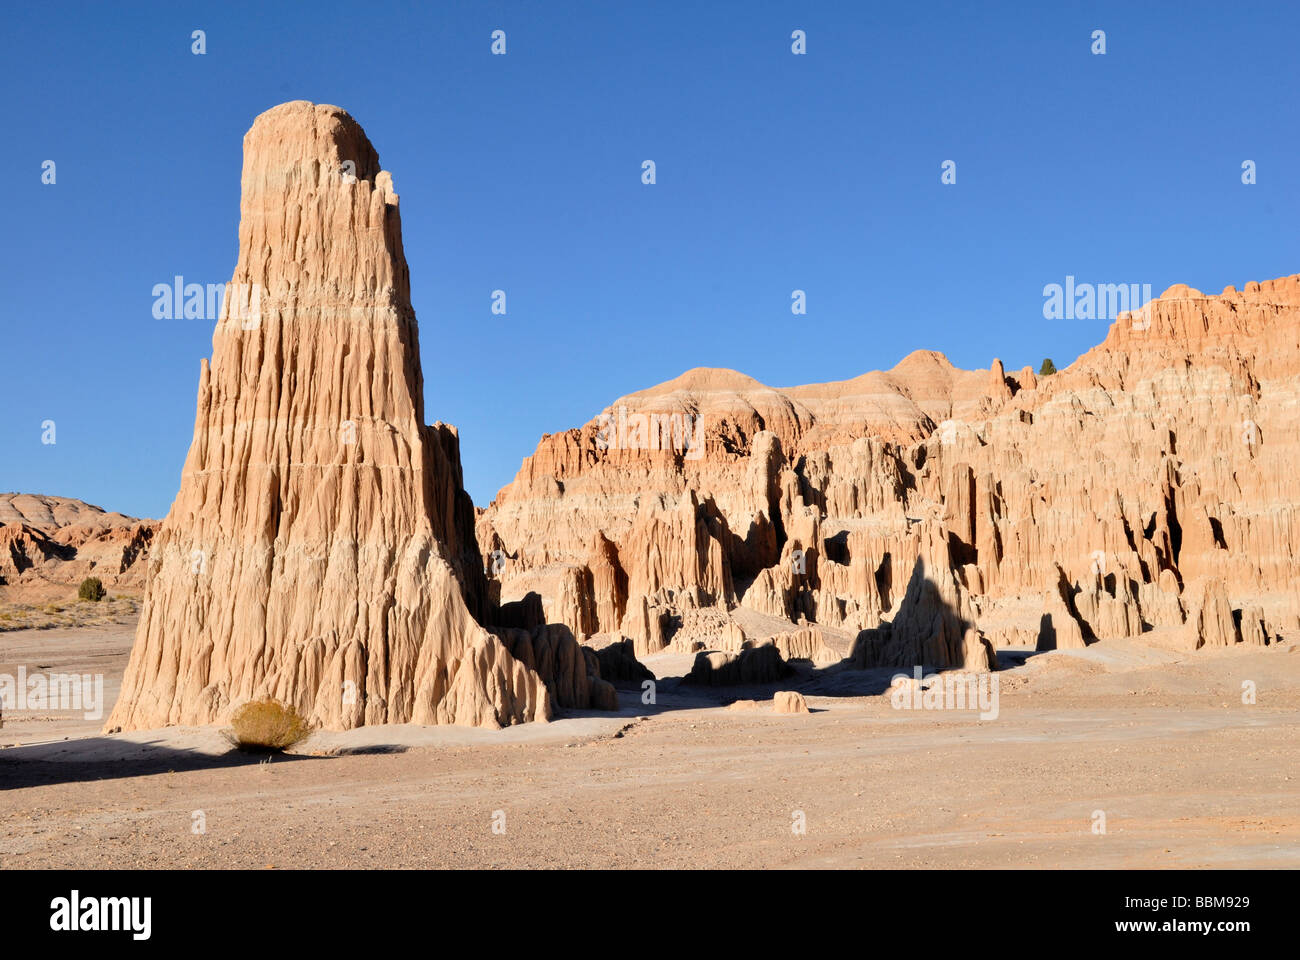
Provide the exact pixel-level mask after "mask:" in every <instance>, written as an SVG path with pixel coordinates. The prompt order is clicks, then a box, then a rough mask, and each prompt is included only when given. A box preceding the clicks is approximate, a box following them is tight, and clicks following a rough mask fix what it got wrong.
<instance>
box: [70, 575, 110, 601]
mask: <svg viewBox="0 0 1300 960" xmlns="http://www.w3.org/2000/svg"><path fill="white" fill-rule="evenodd" d="M105 596H106V592H105V590H104V583H103V581H102V580H100V579H99V577H87V578H86V579H85V580H82V581H81V586H80V587H78V588H77V599H78V600H90V601H92V602H93V603H98V602H99V601H100V600H103V599H104V597H105Z"/></svg>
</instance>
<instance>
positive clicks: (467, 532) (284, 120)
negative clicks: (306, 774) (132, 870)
mask: <svg viewBox="0 0 1300 960" xmlns="http://www.w3.org/2000/svg"><path fill="white" fill-rule="evenodd" d="M241 188H242V196H241V200H240V225H239V260H238V263H237V265H236V267H235V271H234V275H233V277H232V287H231V288H230V289H231V291H232V295H231V296H228V297H227V306H226V308H224V309H223V316H222V317H221V319H220V320H219V321H218V323H217V325H216V329H215V331H214V333H213V352H212V360H211V362H210V363H209V362H208V361H206V360H205V361H204V362H203V363H202V364H201V370H200V378H199V390H198V405H197V412H196V416H195V428H194V440H193V443H192V445H191V447H190V452H189V456H188V458H187V460H186V463H185V468H184V471H183V473H182V477H181V485H180V491H179V493H178V494H177V497H176V500H175V502H174V504H173V506H172V509H171V512H170V513H169V514H168V516H167V518H166V520H165V521H164V522H163V525H162V529H161V531H160V532H159V534H158V536H157V537H156V538H155V543H154V546H153V549H152V550H151V552H150V556H149V572H148V586H147V588H146V594H145V601H144V608H143V611H142V615H141V620H140V626H139V633H138V635H137V638H136V643H135V648H134V649H133V651H132V655H131V660H130V663H129V665H128V667H127V671H126V676H125V678H124V680H123V683H122V692H121V696H120V698H119V699H118V701H117V705H116V707H115V709H114V711H113V714H112V716H111V717H110V718H109V721H108V724H107V726H108V727H109V728H110V729H112V728H117V727H121V728H124V729H129V728H139V727H160V726H163V725H166V724H210V723H219V722H222V721H223V720H224V719H225V717H226V716H227V715H228V714H229V712H230V710H231V708H232V707H233V706H235V705H237V704H239V703H241V702H243V701H247V700H250V699H255V698H260V697H264V696H271V697H274V698H276V699H279V700H282V701H284V702H287V703H290V704H292V705H294V706H295V707H297V708H298V709H299V710H300V711H302V712H303V713H305V714H306V715H308V716H309V717H311V718H312V719H313V720H314V721H315V722H316V723H318V724H320V725H322V726H324V727H326V728H330V729H345V728H350V727H355V726H359V725H361V724H376V723H407V722H414V723H426V724H431V723H462V724H472V725H478V726H488V727H496V726H503V725H507V724H513V723H520V722H524V721H528V720H544V719H547V718H548V717H549V716H550V715H551V711H552V695H551V693H550V692H549V691H548V689H547V686H546V685H545V683H544V681H543V678H542V676H540V675H539V673H538V672H537V671H536V670H533V669H530V668H529V667H528V666H526V665H525V664H524V663H522V662H520V660H519V659H516V658H515V657H513V656H512V655H511V654H510V652H509V651H508V650H507V648H506V646H505V644H503V643H502V641H501V640H500V639H498V638H497V637H496V636H494V635H492V634H491V633H489V632H488V631H486V630H484V629H483V628H481V627H480V626H479V625H478V623H476V622H475V619H474V616H473V612H480V613H481V612H482V610H481V608H482V607H483V605H484V600H485V594H486V588H485V584H484V582H483V576H482V572H483V563H482V560H481V558H480V557H479V556H478V548H477V545H476V542H475V540H474V529H473V520H474V517H473V509H472V505H471V504H470V503H469V499H468V497H467V496H465V495H464V492H463V490H461V489H460V483H459V479H460V465H459V453H458V449H457V445H456V438H455V432H454V429H453V428H451V427H447V426H445V425H442V424H435V425H433V426H432V427H430V426H426V425H425V422H424V410H423V377H422V374H421V371H420V361H419V348H418V340H419V336H418V329H417V326H416V322H415V315H414V313H413V311H412V309H411V304H410V295H409V275H408V270H407V265H406V260H405V257H404V255H403V252H402V240H401V221H400V215H399V212H398V197H397V194H396V193H395V192H394V190H393V181H392V177H391V176H390V175H389V174H388V173H387V172H385V171H383V170H381V169H380V166H379V158H378V155H377V154H376V153H375V150H374V148H373V147H372V146H371V145H370V142H369V140H368V139H367V138H366V136H365V134H364V132H363V131H362V130H361V127H360V126H358V125H357V123H356V121H354V120H353V119H352V118H351V117H350V116H348V115H347V114H346V113H345V112H344V111H342V110H340V109H338V108H337V107H331V106H323V105H315V104H311V103H307V102H304V101H295V102H292V103H286V104H282V105H281V106H278V107H275V108H274V109H272V110H268V111H267V112H266V113H264V114H262V115H261V116H260V117H258V118H257V120H256V121H255V122H254V124H253V126H252V129H251V130H249V132H248V135H247V136H246V137H245V138H244V168H243V175H242V180H241ZM255 294H256V295H255ZM472 608H479V609H478V610H477V611H475V610H472ZM528 639H529V644H530V646H532V651H531V656H532V658H533V660H534V662H537V663H538V665H539V669H546V667H545V664H553V665H554V670H555V674H554V675H553V677H552V679H553V681H554V682H555V684H556V687H557V691H558V692H557V697H558V698H559V699H560V700H561V701H565V700H573V701H581V700H582V692H583V691H582V687H583V681H584V680H585V677H586V673H585V670H583V671H582V672H581V678H579V676H578V674H577V673H576V672H573V667H574V664H575V658H574V656H573V653H572V650H570V649H569V648H570V647H572V648H573V649H576V643H575V642H574V641H573V639H572V637H571V636H570V637H569V638H568V639H567V641H565V640H564V639H563V638H559V637H554V636H551V635H549V634H548V635H547V636H546V637H545V640H544V642H543V639H542V638H540V637H533V636H532V635H529V638H528ZM521 643H522V641H521ZM539 644H541V646H542V648H543V649H538V645H539ZM577 661H578V662H580V661H581V657H578V658H577Z"/></svg>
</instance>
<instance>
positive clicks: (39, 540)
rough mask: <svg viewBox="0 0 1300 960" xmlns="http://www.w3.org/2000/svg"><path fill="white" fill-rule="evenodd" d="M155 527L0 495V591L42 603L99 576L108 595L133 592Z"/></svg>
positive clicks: (74, 504) (140, 582) (55, 500)
mask: <svg viewBox="0 0 1300 960" xmlns="http://www.w3.org/2000/svg"><path fill="white" fill-rule="evenodd" d="M158 527H159V523H158V521H156V520H137V519H136V518H135V517H127V516H124V515H122V514H120V513H106V512H105V511H103V510H101V509H100V508H99V507H94V506H91V505H90V504H88V503H83V502H82V501H80V500H71V499H68V498H66V497H42V496H36V495H33V494H25V493H4V494H0V588H3V589H4V591H5V594H6V596H8V597H10V598H11V599H23V598H28V597H31V598H37V599H44V598H45V597H46V596H53V595H60V596H67V595H68V593H69V591H72V592H74V593H75V591H76V589H77V585H78V584H80V583H81V581H82V580H84V579H85V578H86V577H98V578H99V579H100V580H101V581H102V582H103V584H104V586H105V587H106V588H107V589H108V590H109V591H111V592H114V593H117V592H122V591H127V592H131V593H135V592H138V591H140V590H142V589H143V588H144V571H145V560H146V558H147V557H148V555H149V548H150V546H151V545H152V543H153V538H154V534H156V533H157V532H158Z"/></svg>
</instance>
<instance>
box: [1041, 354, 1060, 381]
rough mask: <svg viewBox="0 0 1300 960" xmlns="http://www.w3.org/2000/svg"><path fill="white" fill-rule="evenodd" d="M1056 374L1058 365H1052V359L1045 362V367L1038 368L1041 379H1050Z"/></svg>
mask: <svg viewBox="0 0 1300 960" xmlns="http://www.w3.org/2000/svg"><path fill="white" fill-rule="evenodd" d="M1055 372H1056V364H1054V363H1052V358H1051V357H1048V358H1047V359H1046V360H1044V361H1043V365H1042V366H1041V367H1039V368H1038V375H1039V376H1040V377H1050V376H1051V375H1052V374H1054V373H1055Z"/></svg>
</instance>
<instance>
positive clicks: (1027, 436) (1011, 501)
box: [480, 276, 1300, 660]
mask: <svg viewBox="0 0 1300 960" xmlns="http://www.w3.org/2000/svg"><path fill="white" fill-rule="evenodd" d="M1297 406H1300V276H1293V277H1283V278H1280V279H1277V280H1272V281H1268V282H1265V283H1250V284H1246V285H1244V286H1243V287H1242V288H1241V289H1240V290H1237V289H1236V288H1229V289H1228V290H1225V291H1224V293H1223V294H1222V295H1221V296H1217V297H1216V296H1206V295H1204V294H1201V293H1199V292H1197V291H1196V290H1194V289H1192V288H1191V287H1186V286H1176V287H1173V288H1171V289H1170V290H1168V291H1166V292H1165V294H1164V295H1162V297H1160V298H1159V299H1157V300H1155V301H1153V302H1152V303H1151V304H1149V305H1147V306H1146V307H1145V308H1143V309H1142V310H1141V311H1138V312H1135V313H1125V314H1123V315H1121V316H1120V317H1119V319H1118V320H1116V321H1115V322H1114V323H1113V324H1112V326H1111V328H1110V331H1109V333H1108V335H1107V336H1106V339H1105V340H1104V341H1103V342H1102V343H1100V344H1098V345H1097V346H1096V347H1094V348H1093V349H1092V350H1090V351H1088V352H1087V353H1085V354H1084V355H1083V356H1081V357H1080V358H1078V359H1077V360H1076V361H1075V362H1074V363H1072V364H1070V365H1069V366H1068V367H1066V368H1064V369H1062V370H1061V371H1060V372H1058V373H1057V374H1055V375H1053V376H1051V377H1044V378H1041V379H1040V378H1038V377H1037V376H1035V374H1034V373H1033V370H1032V369H1030V368H1028V367H1026V368H1024V369H1021V370H1020V371H1019V372H1017V373H1015V374H1012V375H1008V374H1007V373H1006V371H1005V370H1004V368H1003V366H1002V364H1001V363H1000V362H997V361H995V362H994V363H993V364H992V365H991V366H990V368H989V369H988V370H984V371H978V370H977V371H960V370H957V369H955V368H954V367H952V365H951V364H949V363H948V362H947V360H946V359H944V358H943V356H942V355H941V354H937V353H933V352H931V351H916V352H914V353H913V354H910V355H909V356H907V357H906V358H904V359H903V361H901V362H900V363H899V364H897V365H896V366H895V367H894V368H893V369H891V370H888V371H877V372H872V373H867V374H863V375H862V376H860V377H857V378H854V379H853V380H848V381H842V382H837V383H823V384H810V385H807V386H803V387H793V388H785V389H779V390H778V389H773V388H770V387H766V386H764V385H763V384H761V383H758V382H757V381H755V380H753V379H752V378H750V377H746V376H745V375H743V374H740V373H736V372H735V371H728V370H691V371H688V372H687V373H685V374H683V375H682V376H681V377H678V378H676V379H675V380H672V381H669V382H667V383H664V384H660V385H659V386H656V387H652V388H650V389H647V390H642V391H639V392H637V393H632V394H629V395H627V396H625V397H622V398H620V399H619V400H617V401H615V403H614V404H612V405H611V407H610V408H609V409H608V410H607V411H604V413H605V414H606V415H612V416H613V417H614V419H615V420H621V421H626V420H629V418H634V417H637V416H642V417H646V418H650V419H653V418H655V417H659V418H660V420H661V421H662V418H664V417H672V416H678V417H679V418H684V417H688V416H689V417H690V418H691V419H690V421H689V423H690V427H691V435H692V437H695V436H698V438H699V442H698V443H694V442H693V445H692V446H691V448H690V449H689V450H683V449H681V448H677V449H674V448H673V447H672V444H669V445H668V446H667V447H665V446H664V445H663V444H662V443H661V444H659V445H658V446H657V447H651V446H649V445H640V446H638V445H636V444H613V445H608V444H607V445H606V446H605V447H601V446H600V445H599V444H598V442H597V439H598V436H599V435H600V433H601V427H600V418H599V417H598V418H596V419H595V420H593V421H592V422H591V423H589V424H588V425H586V426H584V427H581V428H578V429H574V430H570V431H566V432H564V433H560V434H552V435H549V436H547V437H546V438H544V439H543V440H542V442H541V443H540V444H539V446H538V448H537V451H536V452H535V453H534V455H533V456H532V457H530V458H528V459H527V460H526V461H525V462H524V464H523V466H522V468H521V469H520V472H519V474H518V476H517V477H516V478H515V480H514V482H513V483H511V484H510V485H509V486H507V487H506V488H505V489H503V490H502V491H501V494H500V495H499V496H498V498H497V500H496V501H495V502H494V504H493V505H492V506H491V507H490V508H489V509H488V511H487V512H486V513H485V515H484V518H483V519H482V520H481V521H480V525H481V527H482V528H484V529H486V527H487V526H488V525H490V527H491V529H492V530H493V531H494V532H495V533H496V534H498V535H499V536H500V537H501V538H502V540H503V542H504V543H506V544H507V545H508V546H509V547H510V549H511V550H516V549H517V550H518V551H519V552H520V555H521V556H524V557H527V558H531V559H529V560H528V562H531V563H540V562H542V560H543V559H545V560H546V561H547V562H579V561H580V560H581V559H582V558H583V556H584V554H585V552H586V550H587V545H588V544H589V543H590V542H591V538H592V537H593V536H594V535H595V534H596V533H597V532H599V533H600V535H601V536H603V537H605V538H607V540H608V541H609V542H610V543H611V544H613V545H614V546H615V547H616V549H617V550H618V554H619V559H620V563H621V564H622V565H623V567H624V569H625V570H626V572H627V574H628V577H629V579H630V580H633V581H636V582H638V583H639V584H640V585H641V586H640V587H639V588H638V589H639V590H640V591H641V592H649V593H651V594H652V595H653V602H654V604H655V605H656V607H657V608H658V609H660V610H661V611H663V612H664V613H666V614H667V615H669V616H671V617H682V616H683V615H684V613H685V612H686V611H688V610H691V609H694V608H696V607H699V606H708V605H709V604H711V603H712V604H714V605H717V606H719V607H720V608H726V607H728V605H729V601H725V600H719V599H717V598H712V599H710V598H708V597H706V596H705V592H706V591H705V590H704V589H703V586H702V584H703V582H704V581H705V580H712V581H713V582H715V583H716V582H719V581H721V580H722V578H723V574H722V571H723V570H725V569H730V571H731V574H732V576H733V578H734V579H733V582H734V584H735V589H736V590H737V592H738V593H739V594H740V603H741V605H742V606H743V607H745V608H746V609H747V610H750V611H753V612H755V613H758V614H763V615H765V616H775V617H781V618H783V619H785V620H788V621H789V622H791V623H794V622H797V620H798V619H799V617H801V616H802V617H804V618H805V619H807V620H808V621H809V622H810V623H816V624H818V625H820V626H823V627H838V628H847V629H853V630H857V631H858V632H859V634H861V635H862V637H863V643H862V644H859V645H858V646H859V653H860V654H861V655H862V656H863V657H864V658H865V659H867V660H872V659H874V658H876V657H878V656H879V655H880V653H881V650H883V646H882V645H885V644H886V639H887V638H886V637H885V634H889V635H890V636H889V638H888V641H889V643H892V644H895V645H897V644H899V643H908V644H910V643H912V642H913V641H914V640H915V637H910V636H909V637H902V636H900V637H897V638H895V637H893V634H894V633H895V632H897V631H896V629H895V627H894V626H893V625H892V624H891V621H896V620H897V619H898V614H899V606H900V604H901V603H902V602H903V599H904V595H905V593H906V592H907V591H908V589H909V585H910V583H911V579H912V575H913V571H914V569H915V566H916V563H917V561H918V560H920V559H921V558H922V555H923V554H925V553H927V551H929V552H932V551H930V542H931V540H932V539H933V538H934V536H935V533H934V531H935V528H936V527H937V528H940V529H941V530H942V532H943V536H944V537H945V538H946V539H947V541H948V543H947V546H948V552H949V556H948V557H946V558H942V557H939V558H933V557H931V558H930V559H931V560H933V559H938V561H939V562H938V564H937V565H934V564H928V565H927V567H926V570H927V576H928V577H929V578H931V581H932V583H934V584H935V585H936V586H942V590H943V591H947V592H950V593H951V592H952V590H951V589H950V588H949V586H948V585H947V582H946V573H948V572H950V573H951V576H952V578H953V580H954V582H955V583H956V584H957V586H958V587H959V588H960V590H961V591H963V592H964V594H965V596H966V598H967V603H968V605H969V608H970V609H969V611H968V612H969V615H970V616H969V617H968V618H966V619H969V620H970V626H969V627H966V628H963V629H962V630H961V631H960V633H957V632H956V631H955V630H954V629H950V627H953V626H954V625H952V624H945V626H944V628H943V645H944V646H945V647H947V648H948V658H949V659H955V658H956V656H957V654H958V649H959V648H960V649H961V650H963V651H964V650H965V649H966V647H967V645H968V644H967V629H969V628H971V627H973V629H974V630H975V635H974V639H973V640H972V644H973V646H972V650H973V651H974V659H975V660H978V659H979V658H980V656H981V654H980V649H981V648H982V646H983V645H982V643H981V642H980V640H979V634H980V633H981V632H982V631H981V627H980V621H981V620H982V619H989V618H990V615H993V614H996V613H998V611H1000V610H1003V609H1007V610H1014V609H1017V606H1018V605H1019V604H1020V603H1021V601H1022V598H1023V597H1025V596H1032V595H1035V594H1037V595H1047V596H1048V597H1049V600H1050V595H1051V593H1052V591H1054V590H1055V589H1056V586H1057V579H1058V568H1059V569H1060V570H1063V571H1064V573H1065V575H1066V576H1067V578H1068V580H1069V582H1070V583H1071V584H1072V585H1077V586H1078V588H1079V589H1078V593H1077V605H1076V608H1075V609H1074V610H1073V613H1072V616H1071V619H1074V620H1077V621H1079V627H1080V634H1081V635H1086V634H1088V633H1095V634H1096V635H1097V636H1099V637H1102V638H1107V637H1141V636H1143V635H1144V634H1145V633H1146V632H1147V631H1148V630H1150V629H1153V628H1156V629H1159V628H1177V627H1180V626H1182V624H1183V623H1184V620H1185V619H1186V618H1187V617H1189V616H1191V615H1192V613H1193V611H1192V607H1191V605H1190V604H1189V602H1188V598H1187V597H1185V596H1183V590H1182V586H1183V585H1184V584H1191V583H1193V582H1196V581H1199V580H1201V579H1203V578H1218V579H1220V580H1222V581H1223V583H1224V585H1225V587H1226V588H1227V591H1228V595H1229V598H1230V599H1237V598H1241V597H1250V598H1252V599H1253V600H1255V601H1257V602H1258V605H1259V606H1260V608H1261V609H1262V611H1263V616H1264V622H1265V623H1266V624H1268V623H1274V624H1283V623H1288V624H1289V623H1290V622H1291V621H1290V618H1293V617H1295V616H1296V615H1297V614H1300V601H1297V600H1296V597H1295V593H1294V588H1293V584H1294V571H1295V569H1296V568H1297V565H1298V564H1300V476H1297V475H1296V474H1295V472H1294V470H1293V469H1291V464H1293V463H1294V462H1295V460H1296V458H1297V457H1298V456H1300V439H1297V438H1296V436H1295V431H1294V429H1293V427H1294V424H1293V422H1292V421H1293V420H1294V415H1293V414H1294V410H1295V409H1296V408H1297ZM683 425H685V421H683ZM614 433H615V434H617V433H618V431H617V430H615V431H614ZM688 454H689V455H688ZM692 503H694V504H695V505H696V506H695V508H692V507H691V504H692ZM704 504H712V505H713V506H712V508H710V512H709V523H708V530H707V531H706V532H705V534H704V535H703V536H701V535H700V534H699V533H697V534H696V535H695V540H694V545H693V546H692V547H691V549H689V550H686V549H678V550H672V549H670V548H668V547H667V546H666V544H667V543H668V542H669V541H670V540H671V539H672V537H673V536H674V534H670V533H668V529H669V528H670V527H673V526H674V525H675V527H676V528H677V529H678V530H681V531H683V532H684V531H685V527H686V526H687V524H688V521H689V517H690V516H691V515H692V511H693V510H694V515H695V516H696V517H697V518H698V517H699V516H700V511H701V509H702V505H704ZM714 509H715V510H716V515H715V514H714V513H713V512H712V511H713V510H714ZM646 511H653V512H654V513H656V514H657V515H658V516H659V520H658V521H657V523H658V525H659V526H658V528H652V524H651V521H650V520H648V519H647V518H645V517H644V516H643V514H644V513H645V512H646ZM675 511H680V512H681V515H682V517H683V518H685V519H683V520H678V521H673V520H671V517H673V516H676V515H677V514H676V513H675ZM634 527H636V528H637V530H636V532H635V534H634V532H633V528H634ZM481 536H482V534H481ZM711 544H716V545H717V547H718V548H720V550H721V553H722V555H721V556H720V557H718V556H716V555H715V554H711V553H710V551H712V550H713V549H714V548H713V546H712V545H711ZM625 545H630V546H631V548H632V549H628V550H625V549H624V547H625ZM796 551H797V553H796ZM701 556H705V557H706V560H705V561H704V562H701V561H700V559H699V558H700V557H701ZM652 588H653V589H652ZM632 592H633V593H634V594H635V593H636V592H637V590H633V591H632ZM912 606H913V607H915V604H913V605H912ZM628 609H629V610H630V609H633V606H632V604H631V603H630V604H629V607H628ZM1044 612H1047V611H1044ZM1216 616H1217V614H1216ZM1053 619H1054V620H1055V619H1057V617H1056V613H1053ZM885 624H891V625H890V626H889V628H888V629H886V627H885ZM926 626H927V629H928V627H929V626H930V624H927V625H926ZM1040 626H1041V624H1038V623H1035V624H1025V625H1023V626H1020V627H1016V628H1015V629H1016V630H1023V631H1025V632H1026V633H1029V634H1032V633H1033V632H1034V631H1035V630H1036V629H1037V628H1038V627H1040ZM909 629H910V628H909ZM1000 629H1001V628H1000ZM1189 629H1191V630H1192V631H1193V632H1195V628H1194V627H1193V628H1189ZM1288 629H1289V628H1288ZM1297 629H1300V628H1297ZM1053 632H1054V633H1057V634H1064V635H1065V636H1064V639H1063V640H1061V639H1058V638H1053V642H1056V643H1058V644H1060V643H1064V644H1073V643H1075V642H1077V638H1076V637H1075V635H1074V626H1072V625H1071V624H1070V623H1069V621H1068V620H1066V619H1063V618H1062V619H1061V623H1060V624H1055V625H1054V626H1053ZM1213 632H1214V631H1213V628H1211V633H1212V634H1213ZM1274 632H1282V633H1283V635H1285V633H1284V631H1281V630H1278V629H1277V628H1275V631H1274ZM1001 633H1002V634H1003V635H1009V634H1008V633H1007V631H1006V630H1005V629H1001ZM1197 636H1199V633H1198V634H1197ZM932 639H933V637H931V638H928V640H932ZM928 640H927V642H928ZM868 641H869V642H868ZM683 642H685V641H683ZM878 647H879V648H881V649H879V650H878V649H877V648H878ZM934 652H935V651H931V653H932V654H933V653H934ZM962 656H964V653H963V654H962ZM983 656H984V657H985V658H987V652H985V653H984V654H983Z"/></svg>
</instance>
